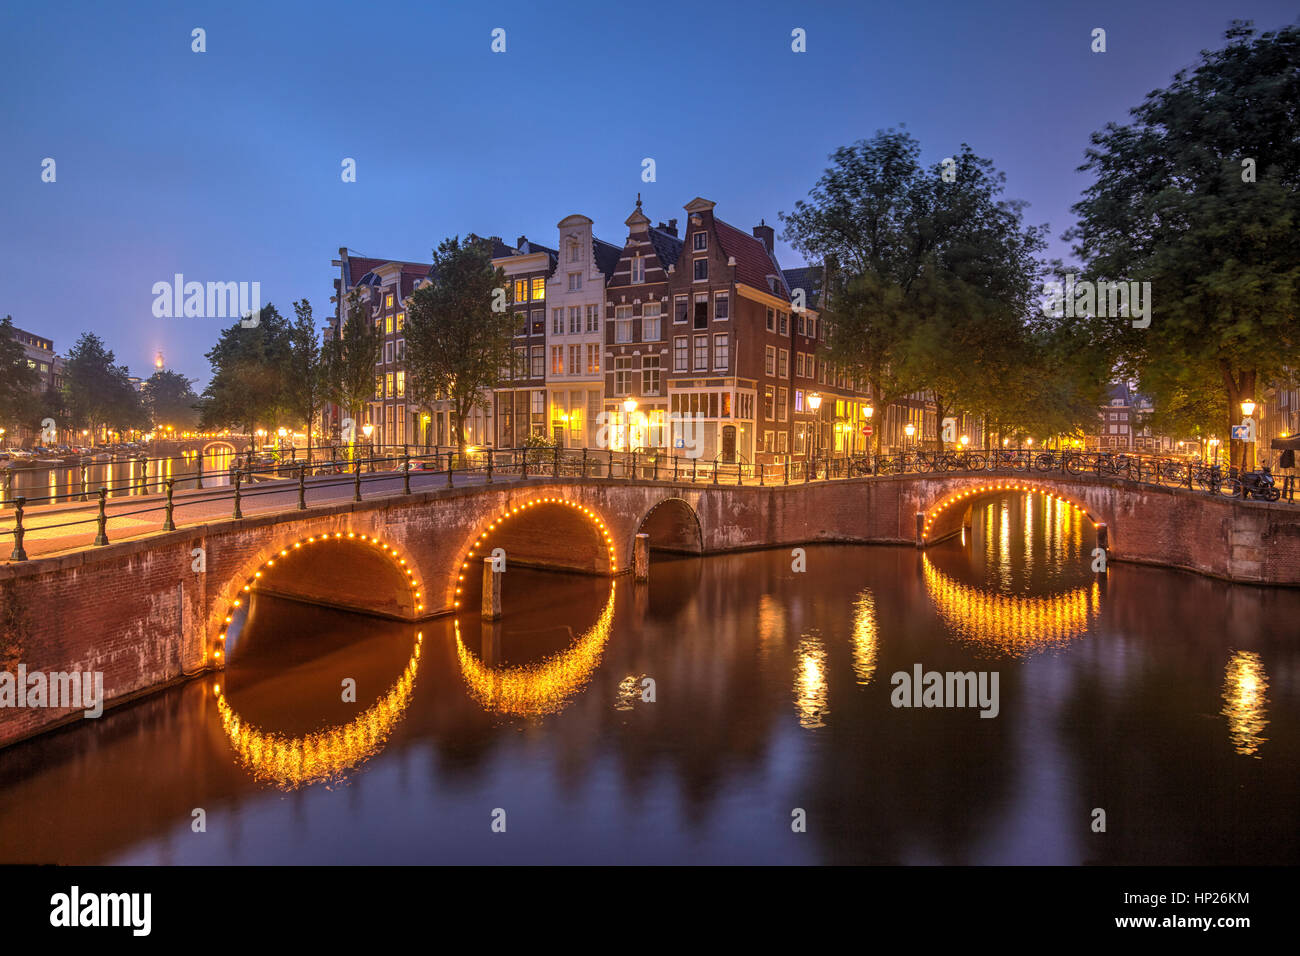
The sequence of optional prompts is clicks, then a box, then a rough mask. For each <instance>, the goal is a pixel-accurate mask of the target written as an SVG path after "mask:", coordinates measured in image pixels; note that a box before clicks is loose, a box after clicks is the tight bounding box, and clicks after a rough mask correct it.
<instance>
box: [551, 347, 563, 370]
mask: <svg viewBox="0 0 1300 956" xmlns="http://www.w3.org/2000/svg"><path fill="white" fill-rule="evenodd" d="M551 374H552V375H563V374H564V346H563V345H552V346H551Z"/></svg>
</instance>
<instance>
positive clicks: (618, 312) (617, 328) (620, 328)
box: [614, 305, 632, 344]
mask: <svg viewBox="0 0 1300 956" xmlns="http://www.w3.org/2000/svg"><path fill="white" fill-rule="evenodd" d="M614 341H615V342H617V343H620V344H621V343H625V342H631V341H632V306H630V305H616V306H614Z"/></svg>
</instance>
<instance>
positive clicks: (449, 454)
mask: <svg viewBox="0 0 1300 956" xmlns="http://www.w3.org/2000/svg"><path fill="white" fill-rule="evenodd" d="M451 469H452V459H451V452H447V487H448V488H451V487H453V485H452V476H451Z"/></svg>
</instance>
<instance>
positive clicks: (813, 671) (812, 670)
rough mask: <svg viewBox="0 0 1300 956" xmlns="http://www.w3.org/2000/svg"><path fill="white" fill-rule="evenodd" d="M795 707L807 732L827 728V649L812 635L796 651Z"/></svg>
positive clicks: (803, 640) (805, 636)
mask: <svg viewBox="0 0 1300 956" xmlns="http://www.w3.org/2000/svg"><path fill="white" fill-rule="evenodd" d="M794 707H795V711H796V712H798V714H799V725H800V726H801V727H804V728H805V729H807V730H815V729H816V728H818V727H824V726H826V722H825V718H826V715H827V714H829V713H830V700H829V698H828V694H827V687H826V649H825V648H824V647H822V642H821V640H820V639H819V637H818V636H817V634H815V633H809V634H805V635H804V636H803V637H802V638H800V640H799V646H798V647H797V648H796V649H795V670H794Z"/></svg>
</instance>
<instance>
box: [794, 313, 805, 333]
mask: <svg viewBox="0 0 1300 956" xmlns="http://www.w3.org/2000/svg"><path fill="white" fill-rule="evenodd" d="M794 327H795V331H797V332H798V333H799V334H800V335H803V334H804V331H803V328H804V326H803V313H802V312H796V313H795V316H794Z"/></svg>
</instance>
